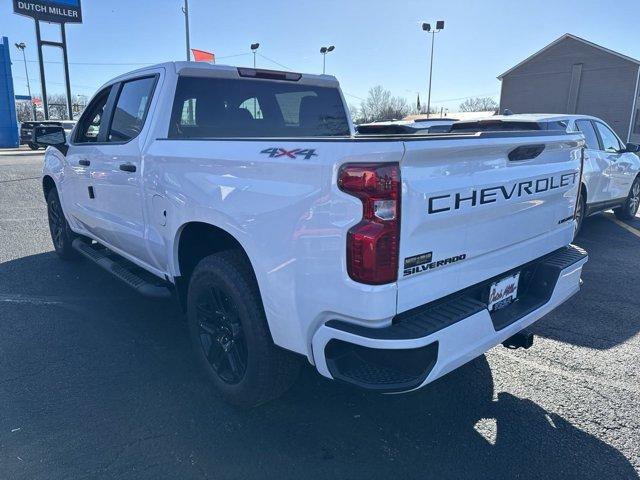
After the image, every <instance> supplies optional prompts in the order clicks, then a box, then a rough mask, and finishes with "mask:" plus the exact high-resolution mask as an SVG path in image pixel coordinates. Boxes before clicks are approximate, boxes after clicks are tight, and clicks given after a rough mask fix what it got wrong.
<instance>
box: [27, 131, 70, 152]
mask: <svg viewBox="0 0 640 480" xmlns="http://www.w3.org/2000/svg"><path fill="white" fill-rule="evenodd" d="M32 139H33V143H35V144H37V145H43V146H50V147H55V148H57V149H58V150H60V151H61V152H62V153H63V154H65V155H66V153H67V149H68V147H67V138H66V136H65V134H64V129H63V128H62V127H61V126H58V125H50V126H46V125H40V126H37V127H36V128H34V129H33V138H32Z"/></svg>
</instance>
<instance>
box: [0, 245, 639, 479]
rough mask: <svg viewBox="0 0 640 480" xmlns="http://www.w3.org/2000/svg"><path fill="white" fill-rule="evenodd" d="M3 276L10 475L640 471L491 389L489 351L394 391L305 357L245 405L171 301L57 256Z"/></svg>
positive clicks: (0, 330)
mask: <svg viewBox="0 0 640 480" xmlns="http://www.w3.org/2000/svg"><path fill="white" fill-rule="evenodd" d="M0 278H2V279H3V280H2V283H0V318H1V319H2V321H1V322H0V405H2V409H1V410H0V445H1V451H2V457H0V465H1V467H0V469H1V471H2V472H3V474H2V475H3V476H5V478H53V477H55V478H62V477H64V478H76V477H89V478H136V479H139V478H181V479H182V478H185V479H186V478H296V479H300V478H304V479H305V480H308V479H313V478H323V479H324V478H436V479H442V478H456V479H458V478H491V479H497V478H524V479H527V478H578V477H579V478H593V479H602V478H638V476H637V474H636V472H635V470H634V468H633V466H632V465H631V464H630V462H629V461H628V460H627V459H626V458H625V457H624V456H623V455H622V453H620V452H619V451H618V450H616V449H615V448H613V447H611V446H609V445H607V444H606V443H605V442H603V441H601V440H600V439H598V438H596V437H595V436H592V435H590V434H588V433H586V432H584V431H582V430H580V429H578V428H577V427H575V426H574V425H572V424H571V423H570V422H569V421H567V420H565V419H564V418H562V417H561V416H559V415H557V414H555V413H552V412H549V411H546V410H545V409H543V408H542V407H541V406H539V405H537V404H536V403H534V402H532V401H530V400H527V399H525V398H519V397H518V396H516V395H514V394H513V393H509V392H506V391H501V392H495V391H494V384H493V379H492V373H491V370H490V368H489V364H488V362H487V360H486V359H485V357H480V358H479V359H477V360H475V361H473V362H471V363H469V364H467V365H465V366H464V367H462V368H461V369H459V370H457V371H455V372H453V373H451V374H450V375H447V376H445V377H444V378H442V379H440V380H438V381H437V382H435V383H434V384H432V385H430V386H428V387H427V388H426V389H424V390H421V391H419V392H415V393H412V394H408V395H403V396H379V395H375V394H369V393H364V392H360V391H357V390H354V389H351V388H350V387H347V386H343V385H340V384H338V383H335V382H330V381H328V380H325V379H324V378H322V377H320V376H319V375H318V374H317V373H315V371H313V369H312V368H311V367H310V366H309V367H306V368H304V369H303V372H302V374H301V376H300V378H299V380H298V381H297V383H296V384H295V385H294V386H293V388H292V389H291V390H290V391H289V392H288V393H287V394H285V395H284V397H282V398H281V399H278V400H276V401H274V402H271V403H269V404H267V405H264V406H261V407H258V408H255V409H252V410H248V411H240V410H237V409H234V408H231V407H229V406H228V405H226V404H225V403H224V402H222V401H221V400H220V399H219V398H218V397H217V395H216V393H215V391H214V389H213V387H212V386H211V385H210V384H209V383H208V382H207V381H206V380H205V379H204V377H203V375H201V373H200V371H199V370H198V368H197V365H196V362H195V361H194V359H193V356H192V354H191V347H190V345H189V339H188V335H187V332H186V325H185V323H184V321H183V320H182V316H181V314H180V312H179V311H178V308H177V307H176V305H174V304H173V303H172V302H166V301H162V302H161V301H151V300H147V299H144V298H141V297H139V296H137V295H136V294H134V293H132V292H130V291H129V290H128V289H127V288H126V287H124V286H121V285H120V284H119V283H118V282H117V281H116V280H114V279H111V278H110V277H109V276H108V274H106V273H104V272H102V271H100V270H99V269H98V268H97V267H95V266H93V265H90V264H89V263H87V262H77V263H63V262H61V261H59V260H58V259H57V257H56V256H55V255H54V254H53V253H46V254H40V255H34V256H29V257H25V258H21V259H18V260H14V261H9V262H6V263H3V264H0ZM596 414H597V412H596Z"/></svg>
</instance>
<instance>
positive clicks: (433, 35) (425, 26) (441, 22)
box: [422, 20, 444, 118]
mask: <svg viewBox="0 0 640 480" xmlns="http://www.w3.org/2000/svg"><path fill="white" fill-rule="evenodd" d="M422 30H424V31H425V32H427V33H430V34H431V62H430V63H429V94H428V95H427V118H429V115H430V110H431V77H432V74H433V47H434V45H435V40H436V33H438V32H440V31H442V30H444V20H438V21H437V22H436V28H435V30H431V24H429V23H423V24H422Z"/></svg>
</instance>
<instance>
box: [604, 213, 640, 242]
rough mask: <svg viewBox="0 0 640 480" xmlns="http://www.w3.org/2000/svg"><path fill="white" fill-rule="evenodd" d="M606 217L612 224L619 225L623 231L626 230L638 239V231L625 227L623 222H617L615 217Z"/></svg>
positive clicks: (628, 226) (639, 231)
mask: <svg viewBox="0 0 640 480" xmlns="http://www.w3.org/2000/svg"><path fill="white" fill-rule="evenodd" d="M606 217H607V218H608V219H609V220H611V221H612V222H613V223H615V224H617V225H620V226H621V227H622V228H624V229H625V230H627V231H628V232H631V233H633V234H634V235H635V236H636V237H638V238H640V230H637V229H636V228H633V227H632V226H631V225H627V224H626V223H624V222H621V221H620V220H618V219H617V218H616V217H614V216H613V215H606Z"/></svg>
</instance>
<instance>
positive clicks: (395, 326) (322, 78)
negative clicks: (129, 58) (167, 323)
mask: <svg viewBox="0 0 640 480" xmlns="http://www.w3.org/2000/svg"><path fill="white" fill-rule="evenodd" d="M36 137H37V142H38V144H43V145H44V144H46V145H48V146H49V147H48V148H47V150H46V153H45V159H44V171H43V178H42V187H43V189H44V196H45V198H46V201H47V206H48V215H49V226H50V230H51V236H52V239H53V245H54V247H55V251H56V252H57V253H58V255H59V256H60V257H61V258H62V259H65V260H66V259H73V258H75V257H78V256H82V257H85V258H86V259H89V260H91V261H92V262H95V263H96V264H98V265H99V266H101V267H103V268H104V269H106V270H107V271H109V272H110V273H112V274H113V275H115V276H116V277H118V278H119V279H120V280H122V281H124V282H126V283H127V284H128V285H130V286H131V287H133V288H134V289H136V290H137V291H138V292H140V293H141V294H144V295H147V296H151V297H156V298H164V297H175V298H176V299H177V301H179V302H181V304H182V306H183V307H184V309H185V311H186V317H187V323H188V329H189V332H190V336H191V339H192V341H193V345H194V351H195V354H196V356H197V359H198V362H200V363H201V364H202V366H203V367H204V369H205V371H206V372H208V375H209V376H210V377H211V380H212V381H213V382H214V384H215V386H216V387H217V389H218V390H219V391H220V392H221V393H222V394H223V396H224V397H225V398H226V399H227V400H228V401H230V402H232V403H235V404H238V405H245V406H251V405H257V404H260V403H262V402H265V401H267V400H270V399H273V398H276V397H277V396H279V395H280V394H282V393H283V392H284V391H285V390H286V389H287V388H288V387H289V386H290V385H291V383H292V382H293V380H294V379H295V377H296V373H297V372H298V370H299V368H300V366H301V363H302V362H303V360H304V358H306V359H307V361H308V362H310V363H311V364H312V365H314V366H315V368H316V369H317V371H318V372H319V373H320V374H322V375H324V376H325V377H328V378H332V379H336V380H340V381H342V382H347V383H349V384H352V385H355V386H358V387H362V388H366V389H370V390H376V391H379V392H385V393H389V392H407V391H411V390H415V389H418V388H420V387H422V386H424V385H426V384H428V383H430V382H432V381H434V380H435V379H437V378H439V377H441V376H443V375H445V374H446V373H448V372H450V371H452V370H454V369H455V368H457V367H459V366H461V365H462V364H464V363H466V362H468V361H470V360H472V359H473V358H475V357H477V356H479V355H482V354H483V353H484V352H486V351H487V350H488V349H490V348H492V347H494V346H496V345H498V344H500V343H503V344H504V345H505V346H509V347H512V348H516V347H528V346H530V344H531V340H532V336H531V334H530V333H529V332H528V331H527V330H526V328H527V327H528V326H529V325H531V324H532V323H533V322H535V321H536V320H539V319H540V318H541V317H542V316H544V315H545V314H547V313H549V312H550V311H552V310H553V309H555V308H556V307H558V306H559V305H560V304H562V303H563V302H564V301H566V300H567V299H568V298H570V297H571V296H572V295H574V294H575V293H576V292H578V290H579V288H580V276H581V271H582V266H583V265H584V264H585V262H586V261H587V255H586V253H585V252H584V251H583V250H581V249H579V248H577V247H575V246H572V245H571V240H572V237H573V229H574V216H575V212H576V205H577V204H578V199H579V192H580V188H579V187H580V174H581V168H582V162H583V149H584V148H583V147H584V137H583V136H582V135H581V134H577V133H568V132H566V131H545V132H498V133H486V132H483V133H475V134H458V135H455V134H442V135H423V136H420V135H407V136H402V135H356V134H355V133H354V126H353V124H352V122H351V120H350V117H349V114H348V111H347V107H346V103H345V101H344V98H343V96H342V93H341V91H340V88H339V84H338V82H337V81H336V79H335V78H334V77H331V76H327V75H307V74H304V75H303V74H299V73H292V72H279V71H272V70H260V69H251V68H236V67H229V66H216V65H208V64H199V63H198V64H196V63H190V62H177V63H165V64H161V65H157V66H153V67H149V68H145V69H142V70H137V71H135V72H132V73H129V74H126V75H123V76H120V77H118V78H115V79H114V80H112V81H110V82H108V83H107V84H105V85H104V86H103V87H102V88H100V89H99V91H98V92H97V93H96V95H95V96H94V97H93V99H92V100H91V102H90V103H89V105H88V106H87V108H86V110H85V111H84V113H83V114H82V116H81V118H80V120H79V122H78V124H77V126H76V128H75V130H74V131H73V134H72V135H71V137H70V138H66V136H65V134H64V132H63V130H62V129H61V128H60V127H55V126H41V127H37V131H36Z"/></svg>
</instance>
